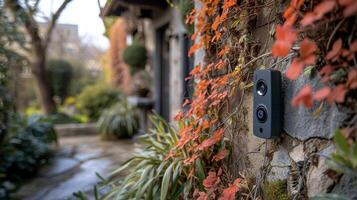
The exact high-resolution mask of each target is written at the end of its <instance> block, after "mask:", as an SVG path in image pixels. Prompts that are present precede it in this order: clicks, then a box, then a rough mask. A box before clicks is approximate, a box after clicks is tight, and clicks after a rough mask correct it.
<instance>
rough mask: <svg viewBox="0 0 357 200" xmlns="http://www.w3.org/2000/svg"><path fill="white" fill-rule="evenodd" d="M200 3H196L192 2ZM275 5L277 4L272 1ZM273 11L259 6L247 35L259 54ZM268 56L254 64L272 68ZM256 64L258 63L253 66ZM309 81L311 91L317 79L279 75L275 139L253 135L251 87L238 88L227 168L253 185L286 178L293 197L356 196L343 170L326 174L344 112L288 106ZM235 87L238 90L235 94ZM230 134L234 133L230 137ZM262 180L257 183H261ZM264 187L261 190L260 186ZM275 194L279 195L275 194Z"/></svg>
mask: <svg viewBox="0 0 357 200" xmlns="http://www.w3.org/2000/svg"><path fill="white" fill-rule="evenodd" d="M197 6H199V5H197V4H196V7H197ZM277 7H278V6H277ZM279 9H281V8H277V10H273V11H272V10H268V9H263V11H262V12H261V13H259V16H258V18H257V20H256V27H259V28H256V29H255V30H254V31H253V34H252V40H254V41H256V42H257V43H258V44H260V51H259V53H258V55H262V54H264V53H266V52H269V51H270V48H271V46H272V44H273V42H274V37H273V36H272V34H271V30H272V27H274V26H275V24H274V23H270V22H269V20H271V18H272V16H274V15H276V13H277V11H278V10H279ZM290 61H291V60H286V61H283V62H280V63H279V64H278V65H275V66H274V68H275V69H278V70H280V71H281V72H282V73H284V71H285V70H286V69H287V67H288V65H289V63H290ZM203 62H204V54H203V53H202V51H199V52H198V53H196V59H195V64H198V63H201V64H202V63H203ZM273 62H276V60H273V59H272V58H267V59H263V60H260V61H259V62H258V63H256V66H257V67H256V69H259V68H266V69H270V68H272V63H273ZM258 66H259V67H258ZM308 81H309V83H310V84H311V83H312V86H313V88H314V89H315V90H316V89H317V88H320V87H321V85H320V83H319V78H318V77H317V76H316V75H315V76H311V74H304V75H302V76H301V77H300V78H299V79H298V80H296V81H288V80H283V81H282V82H283V86H282V87H283V93H284V94H283V97H284V119H283V120H284V125H283V132H282V133H281V137H280V138H278V139H274V140H270V139H269V140H264V139H261V138H257V137H255V136H254V135H253V93H252V89H251V90H248V91H245V92H244V94H242V93H240V95H238V97H235V98H234V99H233V100H232V101H231V102H233V103H232V105H231V108H232V110H228V113H231V112H232V111H233V108H236V107H238V106H239V104H240V99H242V101H243V104H242V105H243V106H242V107H241V108H240V110H241V112H240V114H238V117H239V119H238V120H236V125H235V126H233V127H235V128H234V129H233V130H230V131H231V132H232V133H233V134H229V133H227V137H229V138H230V137H231V138H230V139H231V142H232V144H233V155H231V157H230V159H229V160H230V161H229V163H227V165H228V166H229V169H230V170H231V172H232V173H233V175H234V176H235V177H238V176H240V175H241V174H242V173H243V174H245V175H246V176H247V177H248V178H249V179H251V180H254V181H253V182H254V183H253V184H256V183H257V181H259V180H260V178H259V177H262V178H261V180H262V182H265V183H266V184H269V183H274V182H276V181H282V182H285V183H286V191H287V192H288V193H289V195H290V196H295V194H297V193H299V194H302V195H301V196H300V197H299V198H298V199H305V198H311V197H313V196H316V195H318V194H322V193H329V192H333V193H339V194H343V195H346V196H348V197H350V198H352V199H357V186H356V184H354V185H353V184H352V182H353V181H356V180H354V179H352V178H351V177H349V176H347V175H342V176H338V177H334V178H330V177H329V169H328V165H327V164H326V157H328V156H330V154H331V153H332V152H334V151H335V147H334V144H333V141H332V137H333V135H334V131H335V129H336V128H339V127H341V126H342V125H343V123H344V120H345V119H346V118H347V117H348V116H347V114H346V113H348V111H347V110H346V109H345V108H343V107H340V106H336V105H327V104H325V105H323V107H322V110H321V112H320V113H319V114H317V115H316V114H314V111H316V110H317V108H318V107H319V106H320V104H319V103H318V104H317V103H316V104H315V105H314V106H313V108H311V109H307V108H304V107H292V106H291V104H290V102H291V100H292V97H293V96H294V95H296V93H297V92H298V91H299V90H300V89H301V88H302V86H303V85H304V84H306V83H307V82H308ZM239 92H240V91H238V93H239ZM231 135H233V136H231ZM262 182H261V183H262ZM263 190H264V189H263ZM277 198H278V197H277Z"/></svg>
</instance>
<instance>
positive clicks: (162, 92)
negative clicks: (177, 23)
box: [155, 25, 170, 120]
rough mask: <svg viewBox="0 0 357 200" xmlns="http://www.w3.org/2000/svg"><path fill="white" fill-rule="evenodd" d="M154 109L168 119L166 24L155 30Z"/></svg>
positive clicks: (168, 91)
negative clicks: (155, 93) (155, 97)
mask: <svg viewBox="0 0 357 200" xmlns="http://www.w3.org/2000/svg"><path fill="white" fill-rule="evenodd" d="M155 53H156V60H157V61H156V66H155V68H156V77H157V78H158V80H156V83H157V84H156V91H157V95H158V96H157V99H156V101H157V102H156V110H157V111H158V112H159V114H160V115H161V116H162V117H164V119H166V120H169V119H170V41H169V29H168V25H165V26H162V27H160V28H159V29H157V31H156V52H155Z"/></svg>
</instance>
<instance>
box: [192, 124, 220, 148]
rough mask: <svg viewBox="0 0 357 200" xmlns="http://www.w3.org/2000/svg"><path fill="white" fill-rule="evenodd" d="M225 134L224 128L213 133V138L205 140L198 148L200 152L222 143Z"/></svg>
mask: <svg viewBox="0 0 357 200" xmlns="http://www.w3.org/2000/svg"><path fill="white" fill-rule="evenodd" d="M223 133H224V130H223V128H221V129H219V130H217V131H215V132H214V133H213V136H212V137H210V138H208V139H205V140H204V141H203V142H202V143H201V144H200V146H199V147H198V149H199V150H203V149H206V148H208V147H210V146H212V145H214V144H216V143H217V142H219V141H221V138H222V136H223Z"/></svg>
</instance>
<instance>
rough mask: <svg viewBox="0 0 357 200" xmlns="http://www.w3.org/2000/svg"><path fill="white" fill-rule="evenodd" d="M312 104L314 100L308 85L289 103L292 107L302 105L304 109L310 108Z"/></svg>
mask: <svg viewBox="0 0 357 200" xmlns="http://www.w3.org/2000/svg"><path fill="white" fill-rule="evenodd" d="M313 103H314V100H313V98H312V89H311V86H310V85H305V86H304V87H303V89H302V90H300V92H299V93H298V94H297V95H296V96H295V97H294V98H293V99H292V101H291V105H292V106H294V107H295V106H298V105H300V104H302V105H303V106H305V107H306V108H311V107H312V105H313Z"/></svg>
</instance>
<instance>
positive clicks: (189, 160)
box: [183, 154, 198, 165]
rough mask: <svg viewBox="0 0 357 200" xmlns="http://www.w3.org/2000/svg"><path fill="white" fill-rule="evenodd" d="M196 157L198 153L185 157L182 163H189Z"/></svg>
mask: <svg viewBox="0 0 357 200" xmlns="http://www.w3.org/2000/svg"><path fill="white" fill-rule="evenodd" d="M197 158H198V155H197V154H194V155H192V156H191V157H188V158H186V159H185V160H184V161H183V164H185V165H190V164H192V163H194V162H195V160H196V159H197Z"/></svg>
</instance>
